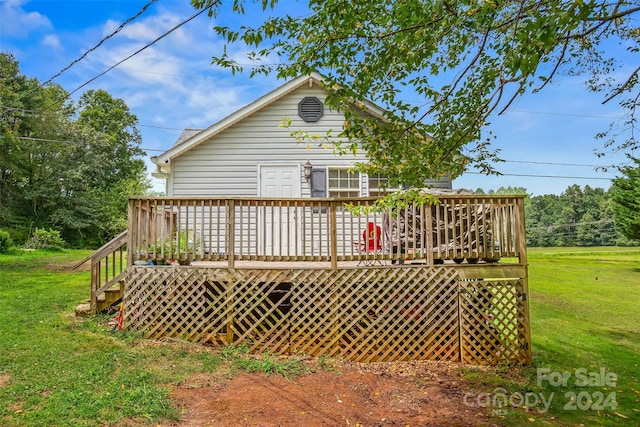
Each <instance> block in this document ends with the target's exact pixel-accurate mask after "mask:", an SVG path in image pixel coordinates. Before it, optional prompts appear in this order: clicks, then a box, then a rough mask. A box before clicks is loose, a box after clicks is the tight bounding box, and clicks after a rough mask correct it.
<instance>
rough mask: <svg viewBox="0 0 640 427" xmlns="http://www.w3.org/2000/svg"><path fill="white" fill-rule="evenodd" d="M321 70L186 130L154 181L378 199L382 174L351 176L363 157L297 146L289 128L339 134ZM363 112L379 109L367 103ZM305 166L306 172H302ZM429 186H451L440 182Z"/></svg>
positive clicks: (170, 186) (224, 190)
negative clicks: (326, 103) (285, 124)
mask: <svg viewBox="0 0 640 427" xmlns="http://www.w3.org/2000/svg"><path fill="white" fill-rule="evenodd" d="M322 82H323V78H322V76H321V75H320V74H318V73H312V74H311V75H309V76H301V77H298V78H296V79H294V80H291V81H289V82H287V83H285V84H284V85H282V86H280V87H279V88H277V89H275V90H274V91H272V92H270V93H268V94H266V95H264V96H263V97H261V98H259V99H258V100H256V101H254V102H252V103H251V104H249V105H247V106H245V107H244V108H242V109H240V110H238V111H236V112H234V113H233V114H231V115H229V116H228V117H226V118H224V119H222V120H221V121H219V122H218V123H215V124H213V125H212V126H210V127H209V128H207V129H204V130H200V131H198V130H192V129H189V130H185V131H184V132H183V134H182V135H181V136H180V138H179V139H178V140H177V141H176V143H175V144H174V146H173V147H171V148H170V149H169V150H167V151H166V152H164V153H162V154H160V155H159V156H156V157H153V158H152V161H153V163H155V165H156V167H157V169H156V172H155V173H154V176H155V177H157V178H164V179H166V194H167V196H172V197H176V196H211V197H220V196H247V197H256V196H257V197H277V198H283V197H284V198H300V197H302V198H309V197H359V196H377V195H379V193H380V190H379V189H380V187H381V186H382V185H381V184H382V183H383V181H384V180H385V177H383V176H366V175H363V174H359V173H358V172H351V173H350V172H349V169H350V168H351V167H352V166H353V165H354V163H355V162H362V161H366V155H365V154H364V153H362V154H358V155H355V156H354V155H344V156H339V155H336V154H334V152H333V150H332V149H326V150H323V149H322V148H319V147H315V146H314V147H307V145H306V144H303V143H298V142H296V140H295V138H294V137H292V136H291V135H290V131H289V129H285V128H281V127H279V124H280V123H281V121H282V119H283V118H285V117H289V118H291V120H292V123H291V129H303V130H305V131H307V132H309V133H310V134H313V135H316V134H323V135H324V134H325V133H326V132H327V131H328V130H330V129H332V130H333V132H334V134H335V133H337V132H336V130H338V129H342V126H343V123H344V116H343V115H342V114H341V113H340V112H339V111H334V110H330V109H329V108H325V106H324V99H325V97H326V95H327V91H326V90H325V89H324V88H323V86H322ZM365 112H366V113H367V114H371V115H373V116H377V117H381V116H382V111H381V110H380V109H379V108H378V107H376V106H374V105H373V104H371V103H365ZM305 166H306V167H305ZM425 186H427V187H435V188H451V179H450V178H449V177H442V178H439V179H434V180H432V181H429V182H426V183H425Z"/></svg>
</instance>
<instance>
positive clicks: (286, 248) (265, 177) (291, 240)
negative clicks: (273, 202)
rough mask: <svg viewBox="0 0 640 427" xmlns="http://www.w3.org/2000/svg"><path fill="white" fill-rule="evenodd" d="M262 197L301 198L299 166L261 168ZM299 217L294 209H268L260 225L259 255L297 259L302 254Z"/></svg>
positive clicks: (260, 220) (262, 216)
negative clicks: (288, 256) (289, 256)
mask: <svg viewBox="0 0 640 427" xmlns="http://www.w3.org/2000/svg"><path fill="white" fill-rule="evenodd" d="M260 197H274V198H278V199H286V198H295V197H300V168H299V166H298V165H286V166H261V167H260ZM297 217H298V215H297V211H296V208H294V207H290V208H287V207H267V208H266V209H265V210H264V211H262V214H261V215H260V218H259V224H258V230H259V234H258V236H259V238H258V245H259V248H258V254H260V255H266V256H287V255H291V256H293V255H297V254H298V253H301V250H300V237H301V236H300V232H299V229H298V227H297V222H298V219H297Z"/></svg>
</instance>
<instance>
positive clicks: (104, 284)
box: [75, 230, 128, 313]
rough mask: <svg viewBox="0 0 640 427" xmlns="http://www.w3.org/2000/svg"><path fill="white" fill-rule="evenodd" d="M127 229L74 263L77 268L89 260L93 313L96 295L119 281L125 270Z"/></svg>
mask: <svg viewBox="0 0 640 427" xmlns="http://www.w3.org/2000/svg"><path fill="white" fill-rule="evenodd" d="M127 239H128V233H127V230H125V231H123V232H122V233H120V234H119V235H117V236H116V237H114V238H113V239H112V240H111V241H109V242H108V243H106V244H105V245H104V246H102V247H101V248H100V249H98V250H97V251H95V252H94V253H92V254H91V255H89V256H88V257H87V258H85V259H83V260H82V261H80V262H79V263H78V264H76V266H75V268H76V269H77V268H78V267H80V266H81V265H83V264H85V263H86V262H88V261H91V299H90V304H91V305H90V307H91V308H90V309H91V312H93V313H95V312H96V308H97V301H98V296H99V295H100V294H102V293H103V292H105V291H106V290H108V289H110V288H112V287H113V286H114V285H116V284H117V283H119V282H120V280H121V279H122V277H123V276H124V273H125V270H126V266H127V263H126V255H125V253H126V250H125V248H126V244H127Z"/></svg>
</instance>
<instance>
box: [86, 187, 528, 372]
mask: <svg viewBox="0 0 640 427" xmlns="http://www.w3.org/2000/svg"><path fill="white" fill-rule="evenodd" d="M374 203H375V199H372V198H359V199H349V200H347V199H285V200H279V199H278V200H276V199H264V198H221V199H205V198H139V197H136V198H131V199H130V201H129V227H128V230H127V232H126V233H124V234H123V235H121V236H119V240H118V242H117V243H112V244H111V245H110V246H108V245H105V247H104V248H102V249H101V250H102V252H101V258H100V257H94V258H92V265H93V270H92V271H93V274H92V308H94V310H95V309H96V307H97V304H98V300H99V297H100V295H101V294H103V293H105V292H109V291H110V290H111V289H113V288H116V289H117V290H120V291H121V294H120V297H121V298H122V301H123V308H124V327H125V328H127V329H130V330H138V331H141V332H143V333H144V334H145V335H146V336H148V337H150V338H161V337H167V336H169V337H177V338H181V339H187V340H191V341H194V342H201V343H210V344H213V345H228V344H231V343H234V344H247V345H248V346H249V347H250V349H251V350H252V351H253V352H272V353H277V354H293V353H302V354H308V355H313V356H319V355H324V356H328V357H341V358H345V359H349V360H354V361H369V362H373V361H389V360H416V359H423V360H424V359H428V360H451V361H461V362H463V363H470V364H496V363H518V364H531V349H530V345H529V343H530V333H529V308H528V278H527V261H526V246H525V235H524V208H523V198H522V197H521V196H477V195H472V196H469V195H447V196H439V202H438V204H436V205H422V206H418V205H413V204H409V205H407V206H405V207H403V208H397V209H391V210H381V209H367V207H368V206H371V205H373V204H374ZM354 207H355V208H354ZM107 246H108V247H107ZM125 247H127V248H131V250H127V251H125V250H124V248H125ZM125 260H126V261H125ZM118 285H119V286H118ZM114 293H115V292H114Z"/></svg>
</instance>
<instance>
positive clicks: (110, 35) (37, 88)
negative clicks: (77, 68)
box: [12, 0, 158, 105]
mask: <svg viewBox="0 0 640 427" xmlns="http://www.w3.org/2000/svg"><path fill="white" fill-rule="evenodd" d="M156 1H158V0H151V1H150V2H149V3H147V4H146V5H144V7H143V8H142V9H140V11H139V12H138V13H136V14H135V15H134V16H132V17H131V18H129V19H127V20H126V21H124V22H123V23H122V24H120V26H119V27H118V28H116V30H115V31H113V32H112V33H111V34H109V35H107V36H105V37H103V38H102V40H100V41H99V42H98V44H96V45H95V46H93V47H92V48H90V49H89V50H87V51H86V52H84V53H83V54H82V55H80V57H78V58H77V59H75V60H73V61H72V62H71V63H70V64H69V65H67V66H66V67H64V68H63V69H62V70H60V71H58V72H57V73H56V74H54V75H53V77H51V78H49V79H48V80H47V81H46V82H44V83H40V84H39V85H38V87H36V88H34V89H32V90H30V91H28V92H27V93H25V94H23V95H22V96H21V97H20V98H18V99H16V100H13V101H12V103H15V102H18V101H21V100H22V99H24V98H25V97H26V96H29V95H31V94H32V93H34V92H35V91H36V90H39V89H42V88H43V87H45V86H46V85H47V84H49V83H51V82H52V81H53V80H54V79H55V78H57V77H60V76H61V75H62V74H63V73H64V72H65V71H67V70H69V69H70V68H71V67H73V66H74V65H75V64H77V63H78V62H80V61H82V60H83V59H84V58H86V57H87V55H89V54H90V53H91V52H93V51H94V50H96V49H97V48H99V47H100V46H101V45H102V44H103V43H104V42H105V41H107V40H109V39H110V38H111V37H113V36H115V35H116V34H118V33H119V32H120V31H122V29H123V28H124V27H125V26H126V25H127V24H129V23H130V22H131V21H133V20H135V19H136V18H138V17H139V16H140V15H142V14H143V13H144V12H145V11H146V10H147V9H148V8H149V7H150V6H151V5H152V4H153V3H155V2H156ZM53 105H55V104H53Z"/></svg>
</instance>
